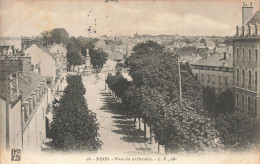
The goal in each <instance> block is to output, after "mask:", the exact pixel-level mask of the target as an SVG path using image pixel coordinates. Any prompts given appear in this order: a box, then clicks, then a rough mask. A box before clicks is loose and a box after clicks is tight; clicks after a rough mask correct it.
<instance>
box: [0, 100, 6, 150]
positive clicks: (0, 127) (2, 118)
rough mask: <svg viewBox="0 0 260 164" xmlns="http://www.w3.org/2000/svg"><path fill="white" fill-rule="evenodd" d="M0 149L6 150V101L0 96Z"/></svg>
mask: <svg viewBox="0 0 260 164" xmlns="http://www.w3.org/2000/svg"><path fill="white" fill-rule="evenodd" d="M0 110H1V114H0V132H1V133H0V139H1V142H0V149H1V150H6V126H5V125H6V102H5V101H4V100H3V99H1V98H0Z"/></svg>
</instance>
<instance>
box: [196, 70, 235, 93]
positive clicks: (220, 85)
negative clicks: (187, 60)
mask: <svg viewBox="0 0 260 164" xmlns="http://www.w3.org/2000/svg"><path fill="white" fill-rule="evenodd" d="M192 73H193V74H194V75H195V76H197V78H198V80H199V82H200V84H202V85H203V86H209V87H213V88H215V92H216V93H217V94H220V93H221V92H223V91H224V90H226V89H231V88H232V87H233V72H230V71H229V72H223V71H214V70H204V69H194V68H193V69H192ZM203 75H204V81H203V80H202V76H203ZM208 75H210V82H208ZM213 76H215V77H214V79H213ZM219 77H220V81H219ZM226 78H227V83H226Z"/></svg>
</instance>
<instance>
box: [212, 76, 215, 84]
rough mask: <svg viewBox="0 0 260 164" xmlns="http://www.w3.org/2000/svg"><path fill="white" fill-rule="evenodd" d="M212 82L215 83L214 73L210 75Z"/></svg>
mask: <svg viewBox="0 0 260 164" xmlns="http://www.w3.org/2000/svg"><path fill="white" fill-rule="evenodd" d="M212 83H215V75H212Z"/></svg>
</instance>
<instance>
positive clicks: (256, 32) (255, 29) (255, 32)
mask: <svg viewBox="0 0 260 164" xmlns="http://www.w3.org/2000/svg"><path fill="white" fill-rule="evenodd" d="M257 35H258V34H257V27H255V36H257Z"/></svg>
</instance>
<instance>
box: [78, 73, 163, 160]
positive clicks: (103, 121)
mask: <svg viewBox="0 0 260 164" xmlns="http://www.w3.org/2000/svg"><path fill="white" fill-rule="evenodd" d="M104 79H105V74H104V73H100V74H99V79H97V78H96V76H95V75H91V76H85V77H83V84H84V85H85V88H86V95H85V97H86V99H87V103H88V108H89V109H90V110H91V111H93V112H94V113H96V116H97V121H98V123H99V124H100V129H99V133H100V139H101V141H102V142H103V145H102V150H100V151H99V153H101V154H113V155H114V154H126V153H127V154H129V153H130V154H151V153H152V152H153V153H157V144H156V143H155V142H154V141H153V144H150V143H149V138H147V139H146V140H145V139H144V137H143V136H142V135H141V134H143V131H140V130H139V131H138V130H137V129H136V128H135V127H134V125H133V119H126V117H125V116H124V115H123V114H122V113H121V112H120V105H118V104H116V103H115V101H114V100H113V99H112V96H111V95H110V94H109V93H108V90H105V82H104ZM142 128H143V125H142ZM142 128H141V129H142ZM147 129H148V130H149V128H147ZM148 130H147V136H149V133H148V132H149V131H148ZM161 150H162V148H161Z"/></svg>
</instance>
